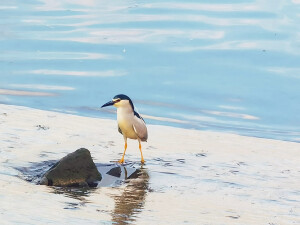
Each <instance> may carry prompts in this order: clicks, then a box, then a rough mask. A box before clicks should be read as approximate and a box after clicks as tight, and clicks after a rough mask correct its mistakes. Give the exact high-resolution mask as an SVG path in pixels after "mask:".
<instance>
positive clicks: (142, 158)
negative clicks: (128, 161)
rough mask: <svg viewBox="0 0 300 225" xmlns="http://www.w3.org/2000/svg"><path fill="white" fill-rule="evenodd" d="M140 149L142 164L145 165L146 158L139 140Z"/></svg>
mask: <svg viewBox="0 0 300 225" xmlns="http://www.w3.org/2000/svg"><path fill="white" fill-rule="evenodd" d="M139 149H140V152H141V163H145V160H144V157H143V152H142V145H141V141H140V140H139Z"/></svg>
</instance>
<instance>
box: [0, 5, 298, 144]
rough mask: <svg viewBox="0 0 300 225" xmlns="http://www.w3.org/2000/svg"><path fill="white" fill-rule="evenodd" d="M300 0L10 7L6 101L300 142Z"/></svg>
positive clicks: (3, 30)
mask: <svg viewBox="0 0 300 225" xmlns="http://www.w3.org/2000/svg"><path fill="white" fill-rule="evenodd" d="M299 12H300V1H299V0H291V1H288V0H279V1H276V4H275V3H274V1H270V0H257V1H254V0H241V1H233V0H225V1H222V3H220V2H219V1H215V0H214V1H211V0H210V1H207V0H206V1H192V0H189V1H178V0H165V1H154V0H151V1H135V0H130V1H128V0H125V1H120V0H117V1H95V0H85V1H80V0H72V1H71V0H60V1H55V0H28V1H19V0H1V3H0V19H1V22H0V52H1V54H0V68H1V72H0V102H1V103H5V104H14V105H23V106H29V107H33V108H39V109H47V110H53V111H62V112H67V113H71V114H79V115H84V116H89V117H106V118H115V115H114V111H113V110H109V111H106V110H100V106H101V105H102V104H104V103H105V102H107V101H108V100H110V99H111V98H112V97H113V96H115V95H116V94H119V93H124V94H127V95H129V96H130V97H131V98H132V99H133V100H134V103H135V104H136V105H137V108H138V109H139V111H140V113H141V114H143V115H145V118H146V121H147V122H148V123H152V124H167V125H172V126H179V127H185V128H192V129H205V130H217V131H226V132H234V133H238V134H242V135H247V136H257V137H267V138H272V139H281V140H289V141H296V142H299V140H300V130H299V126H300V113H299V112H300V104H299V100H300V91H299V90H300V56H299V55H300V42H299V40H300V32H299V31H300V23H299V21H300V14H299Z"/></svg>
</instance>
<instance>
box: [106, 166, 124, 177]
mask: <svg viewBox="0 0 300 225" xmlns="http://www.w3.org/2000/svg"><path fill="white" fill-rule="evenodd" d="M121 173H122V171H121V167H119V166H117V167H114V168H112V169H111V170H110V171H108V172H107V173H106V174H108V175H111V176H114V177H121Z"/></svg>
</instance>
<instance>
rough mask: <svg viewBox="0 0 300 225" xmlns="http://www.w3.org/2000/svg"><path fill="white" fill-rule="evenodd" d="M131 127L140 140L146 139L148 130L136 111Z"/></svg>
mask: <svg viewBox="0 0 300 225" xmlns="http://www.w3.org/2000/svg"><path fill="white" fill-rule="evenodd" d="M133 129H134V131H135V133H136V134H137V136H138V137H139V138H140V139H141V141H147V139H148V131H147V127H146V123H145V121H144V120H143V118H142V117H141V116H140V115H139V114H138V113H137V112H134V118H133Z"/></svg>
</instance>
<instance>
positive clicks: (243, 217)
mask: <svg viewBox="0 0 300 225" xmlns="http://www.w3.org/2000/svg"><path fill="white" fill-rule="evenodd" d="M0 110H1V111H0V126H1V128H2V129H1V133H0V138H1V139H0V154H1V159H0V171H1V172H0V193H1V194H0V199H2V201H1V207H0V218H2V219H3V221H8V224H14V223H18V222H22V223H25V224H26V223H28V224H32V223H33V224H34V221H41V223H65V222H66V221H68V222H69V223H70V224H78V222H80V221H82V220H83V219H84V220H85V221H87V223H90V224H92V223H95V222H96V221H99V219H100V218H101V221H102V220H104V221H106V222H107V221H110V222H111V221H114V222H116V220H117V219H116V218H119V219H120V217H118V216H116V215H115V214H114V213H116V212H120V210H121V211H122V210H124V209H125V208H126V204H127V203H128V202H131V201H132V202H131V203H130V204H132V207H133V209H136V210H137V211H136V212H135V211H134V210H133V212H130V213H129V212H127V211H124V212H123V211H122V212H123V213H124V214H126V215H127V216H128V218H131V219H134V220H135V221H136V223H137V224H153V221H154V222H157V223H158V222H159V221H169V223H171V224H183V223H188V224H203V223H208V224H220V225H221V224H272V223H274V224H295V223H297V221H300V216H299V215H300V214H299V213H300V211H299V210H300V209H299V203H300V193H299V179H300V174H299V171H300V165H299V158H300V151H299V149H300V144H299V143H296V142H287V141H280V140H273V139H264V138H255V137H247V136H240V135H236V134H229V133H220V132H211V131H199V130H188V129H183V128H175V127H168V126H161V125H148V131H149V139H148V142H147V143H145V142H143V143H142V148H143V154H144V158H145V160H146V164H145V165H144V166H143V167H144V169H145V171H146V173H147V174H146V176H145V177H147V179H146V180H145V181H143V179H137V181H134V180H133V181H130V182H131V183H123V184H121V185H120V186H117V187H114V188H111V187H101V188H98V189H96V190H94V191H90V192H88V193H87V194H86V195H84V196H81V197H80V198H78V199H77V198H74V197H70V194H68V193H62V194H54V193H56V192H57V191H56V190H55V189H54V188H52V187H42V186H39V185H33V184H32V183H28V182H26V181H24V180H22V179H20V178H19V176H18V171H17V170H16V169H15V168H16V167H28V166H30V165H32V163H36V162H43V161H50V160H58V159H60V158H62V157H63V156H65V155H66V154H68V153H70V152H73V151H75V150H76V149H78V148H80V147H85V148H87V149H89V150H90V152H91V154H92V157H93V159H94V161H95V163H107V162H110V163H111V162H115V161H117V160H119V159H120V157H121V155H122V153H123V147H124V141H123V138H122V136H121V135H120V134H119V133H118V131H117V122H116V121H115V120H110V119H99V118H91V117H83V116H77V115H71V114H64V113H58V112H51V111H44V110H38V109H31V108H28V107H22V106H12V105H3V104H0ZM139 161H140V154H139V150H138V143H137V141H136V140H128V149H127V152H126V155H125V162H130V163H133V164H134V165H135V166H136V167H140V164H139ZM135 182H142V183H141V185H138V186H142V187H145V188H146V189H143V190H142V192H139V191H138V190H135V187H136V186H135ZM143 182H145V185H144V184H143ZM131 189H133V190H131ZM128 192H129V193H132V194H128ZM134 193H137V194H138V193H142V194H143V196H140V197H138V199H141V201H142V203H141V202H136V198H137V196H135V194H134ZM113 196H117V197H113ZM124 198H125V200H126V201H125V200H124V202H123V200H122V201H121V202H119V201H120V199H124ZM39 202H42V203H41V204H42V206H41V207H40V203H39ZM70 202H71V203H70ZM70 204H76V210H73V209H72V207H71V210H70V209H69V208H70ZM124 204H125V205H124ZM135 204H136V205H135ZM141 204H142V207H141ZM17 206H18V207H17ZM166 209H168V210H166ZM16 214H17V215H18V216H13V215H16ZM57 214H60V215H59V216H56V215H57ZM28 215H30V216H28ZM199 215H201V216H199ZM69 219H72V221H73V222H72V221H69ZM185 221H187V222H185ZM212 221H213V222H212ZM108 223H109V222H108Z"/></svg>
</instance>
